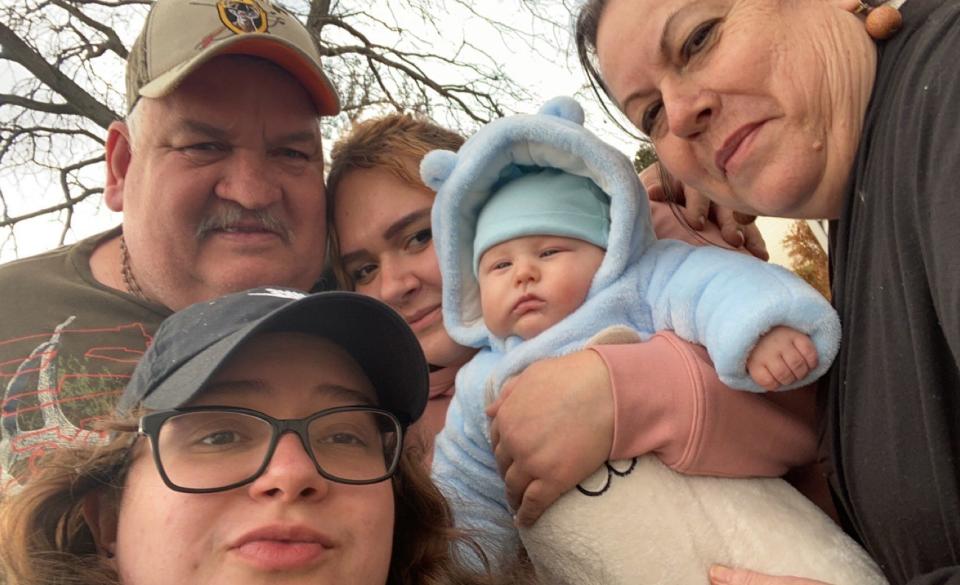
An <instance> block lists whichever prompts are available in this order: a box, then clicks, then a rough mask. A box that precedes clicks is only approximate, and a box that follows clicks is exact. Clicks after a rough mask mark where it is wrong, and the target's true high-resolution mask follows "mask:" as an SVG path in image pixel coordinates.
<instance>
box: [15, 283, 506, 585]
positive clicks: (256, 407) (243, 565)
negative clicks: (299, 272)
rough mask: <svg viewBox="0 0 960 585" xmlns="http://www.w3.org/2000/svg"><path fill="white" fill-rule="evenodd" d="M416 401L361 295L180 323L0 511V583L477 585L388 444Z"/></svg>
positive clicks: (191, 314)
mask: <svg viewBox="0 0 960 585" xmlns="http://www.w3.org/2000/svg"><path fill="white" fill-rule="evenodd" d="M301 297H302V298H301ZM427 392H428V389H427V367H426V364H425V362H424V359H423V355H422V353H421V351H420V348H419V345H418V343H417V341H416V338H415V337H414V336H413V334H412V333H411V332H410V330H409V328H408V327H407V326H406V324H405V323H404V322H403V321H402V319H401V318H400V317H399V316H397V315H396V314H395V313H393V311H392V310H390V309H389V308H387V307H386V306H385V305H382V304H380V303H379V302H376V301H374V300H372V299H369V298H365V297H361V296H359V295H355V294H352V293H321V294H319V295H311V296H306V297H304V296H303V295H301V294H299V293H295V292H294V291H288V290H278V289H256V290H252V291H247V292H244V293H238V294H235V295H229V296H227V297H223V298H221V299H217V300H215V301H211V302H209V303H202V304H199V305H194V306H193V307H190V308H188V309H185V310H184V311H181V312H180V313H177V314H175V315H173V316H172V317H170V318H169V319H168V320H167V321H166V322H165V323H164V325H163V326H162V327H161V328H160V330H159V331H158V332H157V335H156V337H155V339H154V341H153V344H152V345H151V347H150V349H149V350H148V351H147V352H146V354H145V355H144V357H143V359H142V360H141V362H140V364H139V365H138V368H137V371H136V372H135V373H134V376H133V378H132V379H131V381H130V383H129V385H128V386H127V388H126V390H125V391H124V394H123V396H122V398H121V400H120V404H119V407H118V414H117V416H116V418H115V419H114V420H113V421H111V422H110V423H109V425H108V428H109V430H110V435H109V439H108V441H107V442H106V444H105V446H103V447H101V448H97V449H94V448H88V447H80V448H77V449H70V450H60V451H57V452H53V453H51V454H50V455H49V456H48V457H47V458H46V459H44V460H43V464H42V469H41V470H39V475H37V476H36V477H35V478H34V479H33V480H31V482H30V483H29V484H28V485H27V486H26V488H25V489H24V490H23V491H22V492H20V493H19V494H17V495H14V496H11V497H9V498H8V499H7V500H6V501H4V502H3V503H2V504H0V542H3V547H2V548H0V582H4V583H6V584H8V585H20V584H34V585H40V584H49V583H77V584H90V585H93V584H97V585H102V584H104V583H121V584H123V585H152V584H160V583H163V584H169V583H177V584H178V585H192V584H197V585H199V584H204V585H207V584H216V583H229V584H232V585H246V584H253V583H291V584H292V583H298V584H306V583H310V584H322V583H330V584H333V583H336V584H338V585H339V584H347V583H358V584H364V585H370V584H381V583H382V584H409V585H426V584H431V585H433V584H437V585H440V584H444V583H460V584H472V583H478V584H480V583H494V582H496V581H497V579H495V578H494V577H491V576H483V575H480V576H478V575H474V574H470V573H468V572H467V571H464V570H463V569H462V568H461V567H460V565H459V564H458V563H457V561H456V560H455V559H454V558H452V557H451V552H450V551H451V547H450V542H451V539H454V538H458V537H459V536H458V535H457V534H455V533H454V532H453V530H452V529H451V520H450V517H449V512H448V510H447V507H446V504H445V502H444V501H443V499H442V498H441V496H440V495H439V493H438V492H437V491H436V489H435V488H434V487H433V485H432V484H431V483H430V481H429V479H428V478H427V476H426V475H425V474H426V471H425V469H424V465H423V464H422V462H420V461H419V460H418V459H417V456H416V453H415V451H414V450H410V449H407V450H404V448H403V442H404V432H405V431H406V429H407V427H408V426H409V425H410V424H411V423H413V422H414V421H415V420H416V419H417V418H418V417H419V416H420V415H421V413H422V412H423V409H424V406H425V403H426V400H427ZM515 577H516V576H507V575H503V576H501V577H500V579H503V580H504V581H502V582H516V578H515ZM506 580H510V581H506Z"/></svg>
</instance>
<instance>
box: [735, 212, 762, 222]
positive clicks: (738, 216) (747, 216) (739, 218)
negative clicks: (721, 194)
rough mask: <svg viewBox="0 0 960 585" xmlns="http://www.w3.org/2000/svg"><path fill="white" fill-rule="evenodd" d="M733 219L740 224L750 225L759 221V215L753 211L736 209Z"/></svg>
mask: <svg viewBox="0 0 960 585" xmlns="http://www.w3.org/2000/svg"><path fill="white" fill-rule="evenodd" d="M733 221H735V222H737V223H739V224H740V225H750V224H752V223H753V222H755V221H757V216H756V215H753V214H751V213H740V212H739V211H734V212H733Z"/></svg>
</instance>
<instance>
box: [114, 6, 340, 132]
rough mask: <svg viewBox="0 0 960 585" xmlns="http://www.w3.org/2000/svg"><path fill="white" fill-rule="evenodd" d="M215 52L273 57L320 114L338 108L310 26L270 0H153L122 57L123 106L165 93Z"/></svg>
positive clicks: (265, 57)
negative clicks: (124, 66)
mask: <svg viewBox="0 0 960 585" xmlns="http://www.w3.org/2000/svg"><path fill="white" fill-rule="evenodd" d="M219 55H250V56H253V57H260V58H262V59H266V60H268V61H272V62H273V63H275V64H276V65H278V66H279V67H281V68H283V69H285V70H286V71H287V72H288V73H290V75H292V76H293V77H294V78H296V79H297V80H298V81H299V82H300V84H301V85H303V87H304V89H306V90H307V93H309V94H310V97H311V98H312V99H313V102H314V105H315V106H316V108H317V112H318V113H319V114H320V115H323V116H327V115H334V114H337V113H338V112H339V111H340V98H339V97H338V96H337V92H336V90H335V89H334V87H333V85H332V84H331V83H330V80H329V79H327V76H326V75H325V74H324V72H323V69H322V68H321V66H320V53H319V51H318V50H317V45H316V43H315V42H314V40H313V37H312V36H311V34H310V31H308V30H307V28H306V27H305V26H304V25H303V24H302V23H301V22H300V21H299V20H298V19H297V17H296V16H294V15H293V14H291V13H290V12H288V11H287V10H285V9H284V8H282V7H281V6H279V5H277V4H274V3H272V2H270V0H157V1H156V2H155V3H154V4H153V6H152V7H151V8H150V13H149V14H148V15H147V20H146V22H145V23H144V25H143V30H142V31H141V32H140V36H138V37H137V40H136V42H134V44H133V47H132V48H131V49H130V55H129V56H128V57H127V111H128V112H129V111H130V110H132V109H133V105H134V104H135V103H136V102H137V100H138V99H139V98H140V97H141V96H143V97H150V98H159V97H163V96H165V95H167V94H169V93H170V92H172V91H173V90H174V89H176V87H177V86H178V85H179V84H180V83H181V82H182V81H183V80H184V79H185V78H186V77H187V76H188V75H190V74H191V73H192V72H193V71H194V70H196V69H197V68H198V67H200V65H202V64H204V63H206V62H207V61H209V60H210V59H212V58H213V57H216V56H219Z"/></svg>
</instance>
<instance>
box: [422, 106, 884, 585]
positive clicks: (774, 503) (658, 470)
mask: <svg viewBox="0 0 960 585" xmlns="http://www.w3.org/2000/svg"><path fill="white" fill-rule="evenodd" d="M582 123H583V112H582V109H580V107H579V105H578V104H576V102H574V101H573V100H569V99H566V98H558V99H556V100H552V101H551V102H548V103H547V104H546V105H545V106H544V108H542V109H541V114H540V115H536V116H514V117H511V118H505V119H501V120H497V121H494V122H492V123H490V124H488V125H487V126H485V127H483V128H481V129H480V130H479V131H478V132H477V134H476V135H474V136H473V137H472V138H470V140H468V141H467V143H466V144H465V145H464V146H463V147H462V148H461V150H460V151H459V153H452V152H448V151H434V152H433V153H430V154H429V155H428V156H427V157H426V158H425V159H424V162H423V165H422V166H421V174H422V176H423V178H424V181H425V183H426V184H427V185H429V186H431V187H433V188H435V189H437V191H438V193H437V199H436V202H435V204H434V209H433V230H434V241H435V246H436V249H437V254H438V257H439V259H440V266H441V270H442V272H443V279H444V288H443V290H444V293H443V294H444V299H443V311H444V322H445V325H446V327H447V330H448V332H449V333H450V335H451V337H453V338H454V339H455V340H456V341H458V342H459V343H461V344H464V345H471V346H474V347H479V348H480V351H479V352H478V353H477V355H476V356H475V357H474V359H473V360H471V362H470V363H469V364H467V365H466V366H464V368H462V369H461V371H460V373H459V374H458V377H457V384H456V387H457V392H456V394H455V395H454V398H453V401H452V403H451V406H450V410H449V412H448V415H447V423H446V426H445V427H444V429H443V431H442V432H441V434H440V435H439V436H438V438H437V442H436V450H435V455H434V477H435V479H436V480H437V481H438V483H439V484H440V485H441V489H443V490H444V491H445V493H446V495H447V496H448V498H449V499H450V501H451V505H452V507H453V509H454V513H455V516H456V520H457V523H458V525H460V526H462V527H464V528H469V529H474V530H475V532H476V534H478V535H479V537H480V541H481V544H482V545H483V547H484V549H485V553H486V554H487V555H488V556H489V557H491V558H492V559H493V560H494V562H495V563H501V562H509V558H511V557H512V556H513V555H514V554H515V552H516V550H517V549H518V547H519V542H518V540H517V537H518V534H517V531H516V529H515V528H514V527H513V525H512V523H511V511H510V509H509V506H508V505H507V502H506V497H505V494H504V485H503V482H502V480H501V479H500V477H499V475H498V474H497V469H496V462H495V460H494V458H493V453H492V451H491V448H490V440H489V436H488V430H487V423H488V421H487V419H486V417H485V415H484V407H485V406H486V405H487V404H488V403H489V402H490V401H491V400H492V399H493V398H494V397H495V396H496V393H497V392H498V391H499V388H500V386H501V385H502V383H503V381H504V380H505V379H506V378H508V377H509V376H511V375H514V374H516V373H518V372H519V371H521V370H522V369H523V368H525V367H526V366H527V365H529V364H531V363H532V362H534V361H536V360H538V359H543V358H546V357H551V356H557V355H563V354H566V353H570V352H572V351H577V350H579V349H582V348H583V347H585V346H586V345H587V344H588V343H598V342H600V343H602V342H605V341H607V340H608V339H609V340H610V341H613V342H618V343H622V342H624V340H625V338H624V336H625V335H627V336H629V337H631V338H632V339H635V340H640V339H645V338H647V337H649V335H651V334H652V333H654V332H655V331H658V330H661V329H673V330H674V331H675V332H676V333H677V334H678V335H680V336H681V337H684V338H686V339H688V340H691V341H694V342H697V343H700V344H703V345H704V346H705V347H706V348H707V350H708V352H709V353H710V356H711V358H712V360H713V362H714V364H715V366H716V368H717V371H718V374H719V376H720V378H721V380H723V381H724V382H725V383H727V384H728V385H730V386H733V387H736V388H742V389H745V390H754V391H762V390H763V389H764V388H763V386H769V387H775V386H779V385H780V383H783V386H782V388H784V389H786V388H792V387H795V386H798V385H803V384H807V383H809V382H810V381H812V380H814V379H816V377H818V376H820V375H821V374H822V373H823V372H824V371H825V370H826V368H827V367H828V366H829V365H830V362H831V360H832V359H833V357H834V355H835V352H836V350H837V342H838V339H839V323H838V320H837V316H836V314H835V313H834V311H833V310H832V308H831V307H830V306H829V304H828V303H827V302H826V300H825V299H823V297H821V296H820V295H819V294H818V293H817V292H816V291H814V290H813V289H812V288H810V287H809V286H808V285H806V284H805V283H804V282H803V281H802V280H800V279H799V278H797V277H795V276H794V275H792V274H791V273H789V272H788V271H786V270H784V269H782V268H780V267H777V266H775V265H769V264H765V263H762V262H759V261H757V260H755V259H752V258H748V257H746V256H744V255H741V254H737V253H733V252H729V251H726V250H722V249H719V248H716V247H711V246H707V247H701V248H696V247H692V246H689V245H687V244H683V243H681V242H676V241H669V240H662V241H657V240H656V239H655V237H654V236H653V232H652V229H651V225H650V216H649V210H648V207H647V200H646V197H645V196H644V194H643V191H642V189H641V187H640V185H639V182H638V180H637V176H636V173H635V171H634V170H633V168H632V165H631V164H630V162H629V160H627V159H626V157H624V156H623V155H622V154H620V153H618V152H617V151H616V150H614V149H613V148H611V147H610V146H609V145H606V144H604V143H603V142H602V141H600V140H599V139H597V138H596V137H595V136H593V135H592V134H591V133H590V132H588V131H586V130H585V129H584V128H583V126H582ZM784 360H788V363H797V364H800V365H799V366H797V367H796V368H794V369H791V370H790V372H791V373H790V374H785V373H784V372H783V368H782V367H779V364H780V362H781V361H784ZM793 372H795V374H794V373H793ZM776 380H779V381H780V382H777V381H776ZM615 476H618V478H617V479H614V478H615ZM584 484H587V485H586V487H581V489H580V490H579V491H573V492H570V493H568V494H566V495H565V496H564V497H563V498H561V500H559V501H558V502H557V503H556V504H555V505H554V506H553V507H552V508H551V509H550V510H548V511H547V513H546V514H545V515H544V516H543V517H542V518H541V519H540V521H539V522H538V523H537V524H536V525H535V526H534V527H533V528H531V529H529V530H526V531H525V532H524V534H522V535H521V536H522V537H523V541H524V544H525V545H526V547H527V550H528V553H529V554H530V557H531V559H532V560H533V562H534V564H535V565H536V566H537V569H538V572H539V573H540V575H541V577H543V578H544V579H545V582H550V583H554V582H559V583H627V582H630V583H635V582H638V581H637V579H638V577H642V579H643V580H642V581H641V582H644V583H661V582H662V583H704V584H705V583H707V571H708V568H709V566H710V565H711V564H713V563H725V564H730V565H738V566H744V567H747V568H752V569H755V570H760V571H764V572H768V573H775V574H791V575H797V576H803V577H810V578H816V579H821V580H824V581H826V582H829V583H832V584H834V585H841V584H845V583H849V584H854V583H857V584H859V583H864V584H868V583H870V584H872V583H882V582H883V579H882V577H880V574H879V571H877V569H876V567H875V566H873V565H872V563H871V561H870V560H869V559H868V558H867V556H866V555H865V554H864V553H863V552H862V550H860V549H859V547H857V546H856V545H855V544H854V543H853V541H851V540H850V539H849V538H847V537H846V536H845V535H844V534H843V533H842V531H841V530H840V529H839V528H838V527H837V526H836V525H834V524H833V523H832V521H831V520H830V519H829V518H827V517H826V516H825V515H824V514H823V513H822V512H820V511H819V510H818V509H817V508H816V507H815V506H814V505H813V504H811V503H810V502H809V501H807V500H806V499H805V498H803V496H801V495H800V494H799V493H797V492H796V491H794V490H793V489H792V488H790V486H789V485H788V484H786V483H785V482H783V481H782V480H778V479H757V480H724V479H717V478H703V477H687V476H680V475H679V474H676V473H674V472H672V471H670V470H669V469H667V468H666V467H665V466H663V465H662V464H661V463H660V462H659V460H657V459H656V458H655V457H653V456H647V457H643V458H640V459H637V460H633V461H627V462H612V463H609V464H607V465H606V466H604V468H602V469H601V470H599V471H598V472H597V474H596V477H594V478H591V480H590V481H589V482H584ZM584 484H582V486H583V485H584ZM593 484H597V485H595V486H594V487H593V488H591V485H593ZM597 496H599V497H597Z"/></svg>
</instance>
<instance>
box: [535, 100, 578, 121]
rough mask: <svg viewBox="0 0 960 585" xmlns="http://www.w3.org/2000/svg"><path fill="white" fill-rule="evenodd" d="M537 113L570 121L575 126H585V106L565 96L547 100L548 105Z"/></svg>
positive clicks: (544, 105)
mask: <svg viewBox="0 0 960 585" xmlns="http://www.w3.org/2000/svg"><path fill="white" fill-rule="evenodd" d="M537 113H538V114H542V115H544V116H554V117H557V118H561V119H564V120H569V121H570V122H573V123H574V124H578V125H580V126H583V118H584V116H583V106H581V105H580V104H579V103H577V100H575V99H573V98H572V97H567V96H565V95H561V96H557V97H555V98H551V99H549V100H547V103H545V104H543V106H541V107H540V111H539V112H537Z"/></svg>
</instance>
